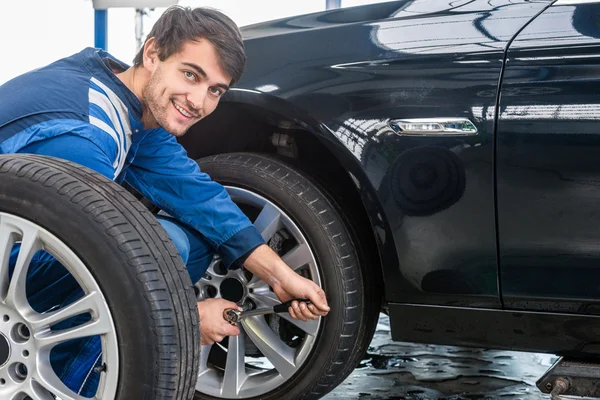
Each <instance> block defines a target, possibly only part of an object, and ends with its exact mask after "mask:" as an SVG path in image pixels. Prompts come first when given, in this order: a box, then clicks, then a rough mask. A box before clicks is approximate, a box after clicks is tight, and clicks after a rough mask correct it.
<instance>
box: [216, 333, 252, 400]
mask: <svg viewBox="0 0 600 400" xmlns="http://www.w3.org/2000/svg"><path fill="white" fill-rule="evenodd" d="M245 340H246V339H245V337H244V330H243V329H240V334H239V335H238V336H229V339H228V346H227V364H226V366H225V374H224V376H223V391H222V393H223V396H224V397H227V398H236V397H238V394H239V391H240V388H241V387H242V385H243V384H244V382H245V381H246V378H247V377H248V376H247V375H246V364H245V360H244V356H245V354H246V346H245Z"/></svg>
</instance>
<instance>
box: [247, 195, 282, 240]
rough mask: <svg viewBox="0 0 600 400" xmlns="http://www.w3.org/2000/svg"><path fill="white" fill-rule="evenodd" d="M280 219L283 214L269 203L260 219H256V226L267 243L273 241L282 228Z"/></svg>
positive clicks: (261, 213) (259, 216)
mask: <svg viewBox="0 0 600 400" xmlns="http://www.w3.org/2000/svg"><path fill="white" fill-rule="evenodd" d="M280 218H281V212H280V211H279V210H278V209H277V208H275V207H274V206H273V205H271V204H269V203H267V204H265V206H264V207H263V209H262V210H261V212H260V214H258V217H256V221H254V226H256V229H258V231H259V232H260V234H261V235H262V238H263V240H264V241H265V242H267V241H268V240H269V239H271V238H272V237H273V235H274V234H275V232H277V231H278V230H279V228H280V227H281V220H280Z"/></svg>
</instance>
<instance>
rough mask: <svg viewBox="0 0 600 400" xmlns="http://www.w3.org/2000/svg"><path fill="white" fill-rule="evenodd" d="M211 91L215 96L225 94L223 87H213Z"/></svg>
mask: <svg viewBox="0 0 600 400" xmlns="http://www.w3.org/2000/svg"><path fill="white" fill-rule="evenodd" d="M210 92H211V93H212V94H214V95H215V96H222V95H223V91H222V90H221V89H216V88H211V89H210Z"/></svg>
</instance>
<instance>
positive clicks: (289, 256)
mask: <svg viewBox="0 0 600 400" xmlns="http://www.w3.org/2000/svg"><path fill="white" fill-rule="evenodd" d="M281 259H282V260H283V261H284V262H285V263H286V264H287V265H288V266H289V267H290V268H291V269H293V270H294V271H296V270H298V269H299V268H300V267H303V266H305V265H306V264H308V263H309V262H311V261H312V259H313V257H312V254H311V252H310V248H309V247H308V245H307V244H306V243H300V244H298V245H297V246H296V247H294V248H293V249H292V250H290V251H288V252H287V253H286V254H284V255H283V257H281Z"/></svg>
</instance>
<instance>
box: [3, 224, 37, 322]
mask: <svg viewBox="0 0 600 400" xmlns="http://www.w3.org/2000/svg"><path fill="white" fill-rule="evenodd" d="M41 249H42V247H41V243H40V241H39V240H38V230H37V229H35V228H33V227H27V229H23V239H22V240H21V249H20V250H19V256H18V257H17V263H16V264H15V269H14V272H13V276H12V279H11V280H10V283H9V285H8V293H7V295H6V304H7V305H8V306H11V307H14V308H16V309H17V310H19V311H21V313H24V312H26V311H29V310H31V307H30V306H29V302H28V301H27V295H26V291H25V285H26V282H27V272H28V271H29V264H30V263H31V259H32V258H33V256H34V254H35V253H36V252H38V251H39V250H41Z"/></svg>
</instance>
